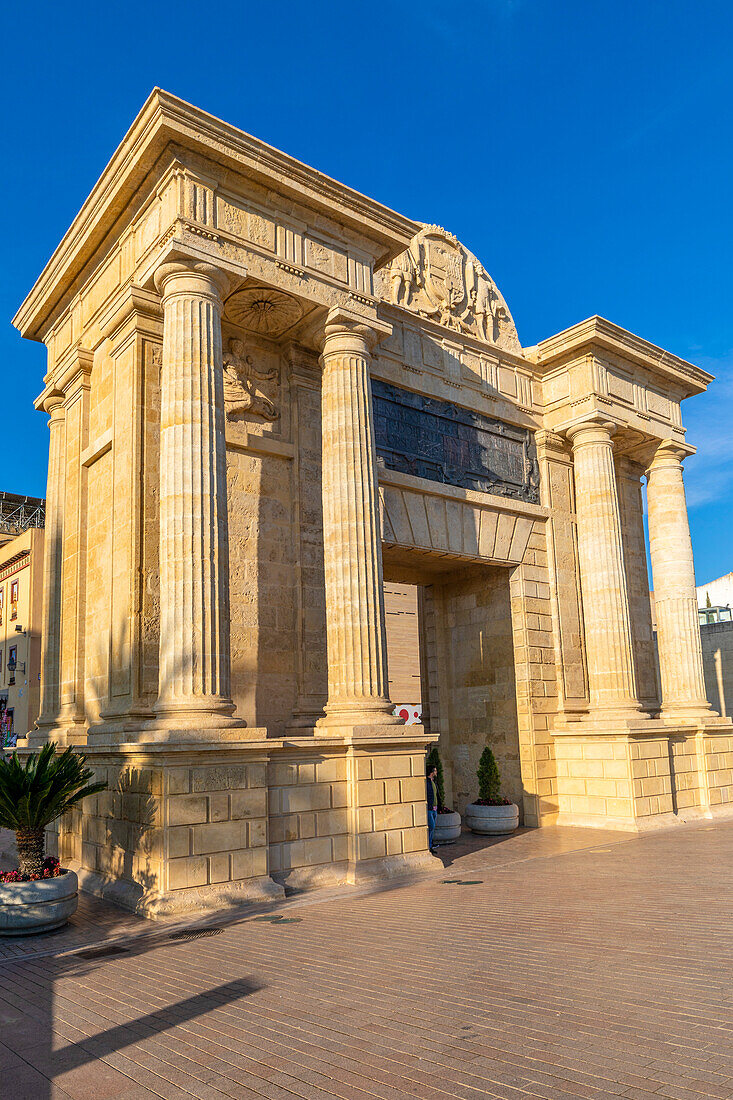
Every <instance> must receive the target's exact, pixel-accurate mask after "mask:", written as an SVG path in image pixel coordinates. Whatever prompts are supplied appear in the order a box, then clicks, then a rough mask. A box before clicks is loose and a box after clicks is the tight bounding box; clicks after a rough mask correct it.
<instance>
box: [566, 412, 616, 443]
mask: <svg viewBox="0 0 733 1100" xmlns="http://www.w3.org/2000/svg"><path fill="white" fill-rule="evenodd" d="M616 428H617V425H616V424H615V423H614V422H613V421H612V420H606V419H604V418H602V417H593V418H592V419H589V420H583V421H581V422H580V423H578V424H571V425H570V426H569V427H568V428H565V435H566V436H567V437H568V439H569V440H570V442H571V443H572V446H573V450H574V451H576V450H577V449H578V447H582V446H585V445H586V444H588V443H610V442H611V436H612V435H613V433H614V432H615V431H616Z"/></svg>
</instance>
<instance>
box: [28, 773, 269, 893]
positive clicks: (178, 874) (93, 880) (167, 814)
mask: <svg viewBox="0 0 733 1100" xmlns="http://www.w3.org/2000/svg"><path fill="white" fill-rule="evenodd" d="M91 755H92V757H93V756H94V755H95V754H94V753H92V754H91ZM170 755H171V757H172V759H171V760H170V761H169V762H166V763H161V764H159V765H153V766H146V765H142V766H135V765H134V764H133V765H128V764H126V763H124V762H120V761H119V758H118V760H117V761H114V760H112V759H111V758H108V759H106V760H104V761H103V762H101V761H100V762H96V763H95V762H94V760H93V759H90V761H89V762H90V764H91V765H92V767H93V771H94V775H95V780H106V781H107V783H108V789H107V790H106V791H102V792H101V793H99V794H97V795H92V796H91V797H90V798H87V799H85V800H84V804H83V808H82V809H74V810H72V811H71V812H70V813H69V814H67V815H66V816H65V817H64V818H63V819H62V820H61V822H60V823H59V824H58V826H57V827H56V829H55V830H54V832H53V834H52V836H51V844H50V847H49V850H50V851H52V852H55V853H57V854H59V856H60V858H62V860H63V861H65V862H67V863H68V864H69V865H70V866H72V867H73V868H74V869H76V870H78V871H79V874H80V880H81V882H82V885H84V886H85V887H86V888H88V889H91V890H92V891H93V892H95V893H98V894H102V895H103V896H109V897H111V898H113V899H114V900H116V901H117V902H119V903H120V904H122V905H125V906H126V907H127V908H131V909H137V910H140V911H146V912H149V913H153V914H154V913H156V912H168V911H175V910H176V909H178V908H180V909H186V908H191V907H192V905H194V904H195V900H196V892H197V891H199V890H201V889H202V888H206V891H207V894H208V896H211V895H212V894H213V895H214V896H216V895H217V894H218V895H219V896H220V897H221V898H222V899H227V898H229V897H232V896H234V897H240V896H242V895H243V894H244V895H248V894H250V893H252V892H253V888H254V889H256V890H259V887H258V886H257V883H258V880H260V879H266V876H267V875H268V848H267V845H268V835H267V828H268V821H267V787H266V785H265V784H266V762H265V757H264V756H261V755H260V757H259V758H257V755H256V754H252V757H251V758H250V759H248V760H247V761H246V762H245V761H240V762H231V761H225V762H218V763H215V764H214V763H212V764H207V763H202V762H201V758H200V757H199V758H198V759H192V760H190V761H185V762H184V761H180V759H179V760H176V759H175V757H174V754H172V753H171V754H170ZM178 755H179V758H180V755H181V754H180V753H179V754H178ZM110 756H111V754H110ZM265 892H267V890H265ZM162 895H165V902H164V904H162V905H161V904H160V902H159V899H160V897H161V896H162Z"/></svg>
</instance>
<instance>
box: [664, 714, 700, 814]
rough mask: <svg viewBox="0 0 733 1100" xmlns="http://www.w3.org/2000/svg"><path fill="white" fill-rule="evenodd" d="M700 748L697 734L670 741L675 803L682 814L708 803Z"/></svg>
mask: <svg viewBox="0 0 733 1100" xmlns="http://www.w3.org/2000/svg"><path fill="white" fill-rule="evenodd" d="M700 747H701V746H700V740H699V736H698V735H697V733H693V734H692V735H689V734H681V735H680V736H677V737H675V736H672V737H670V739H669V765H670V772H671V776H672V784H673V789H674V801H675V807H676V809H677V810H678V811H680V812H684V811H685V810H694V809H698V808H701V807H704V806H705V805H706V803H707V792H706V789H705V788H706V784H705V774H704V760H702V759H701V756H700ZM701 764H702V765H703V770H702V771H701V768H700V765H701Z"/></svg>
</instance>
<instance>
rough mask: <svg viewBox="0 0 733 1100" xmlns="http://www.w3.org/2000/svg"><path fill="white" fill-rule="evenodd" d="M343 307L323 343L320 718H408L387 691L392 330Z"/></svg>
mask: <svg viewBox="0 0 733 1100" xmlns="http://www.w3.org/2000/svg"><path fill="white" fill-rule="evenodd" d="M375 324H376V322H370V323H369V324H367V323H366V322H365V321H364V320H363V319H362V318H359V317H357V316H354V315H352V314H350V313H348V312H347V311H345V310H342V309H338V308H335V309H333V310H331V312H330V313H329V315H328V320H327V323H326V335H325V342H324V346H323V388H322V397H321V410H322V433H323V436H322V439H323V458H322V464H323V467H322V468H323V480H322V499H323V548H324V563H325V580H326V629H327V640H328V703H327V705H326V716H325V718H323V719H321V720H320V721H319V727H321V728H322V727H324V726H325V727H333V728H335V727H339V726H340V727H344V726H352V727H353V726H355V725H359V726H363V725H373V724H375V723H376V724H381V725H385V726H392V725H395V724H397V723H398V722H399V719H395V718H394V717H393V716H392V714H391V711H392V704H391V703H390V701H389V698H388V695H387V684H388V679H387V646H386V639H385V629H384V594H383V590H382V546H381V535H380V531H379V505H378V499H379V498H378V488H377V467H376V448H375V443H374V423H373V418H372V397H371V382H370V375H369V367H370V362H371V353H370V348H371V346H372V344H373V343H374V342H375V340H376V339H377V338H380V337H382V336H383V335H386V332H382V329H383V328H384V326H382V325H380V326H379V329H377V328H375V327H373V326H374V325H375Z"/></svg>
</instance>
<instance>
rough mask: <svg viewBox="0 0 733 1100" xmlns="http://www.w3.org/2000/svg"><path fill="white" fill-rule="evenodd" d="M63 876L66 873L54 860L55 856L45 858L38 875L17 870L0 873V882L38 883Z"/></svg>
mask: <svg viewBox="0 0 733 1100" xmlns="http://www.w3.org/2000/svg"><path fill="white" fill-rule="evenodd" d="M65 874H66V871H65V870H64V869H63V867H62V866H61V864H60V863H59V861H58V860H57V859H56V856H46V858H45V859H44V861H43V867H42V870H41V873H40V875H38V874H34V875H28V874H24V873H23V872H22V871H21V870H20V869H19V868H17V869H16V870H15V871H2V872H0V882H40V881H41V879H46V878H57V877H58V876H59V875H65Z"/></svg>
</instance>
